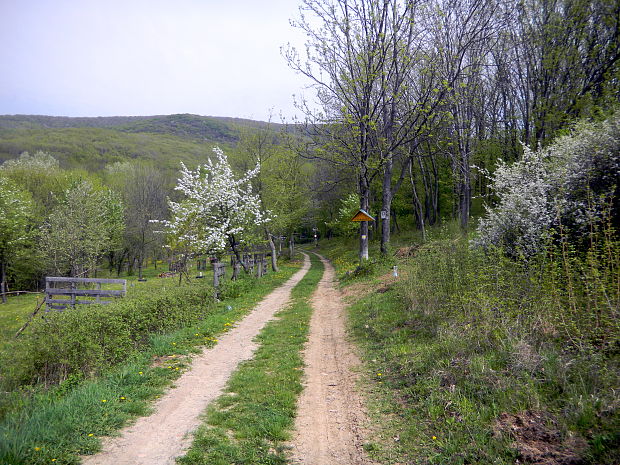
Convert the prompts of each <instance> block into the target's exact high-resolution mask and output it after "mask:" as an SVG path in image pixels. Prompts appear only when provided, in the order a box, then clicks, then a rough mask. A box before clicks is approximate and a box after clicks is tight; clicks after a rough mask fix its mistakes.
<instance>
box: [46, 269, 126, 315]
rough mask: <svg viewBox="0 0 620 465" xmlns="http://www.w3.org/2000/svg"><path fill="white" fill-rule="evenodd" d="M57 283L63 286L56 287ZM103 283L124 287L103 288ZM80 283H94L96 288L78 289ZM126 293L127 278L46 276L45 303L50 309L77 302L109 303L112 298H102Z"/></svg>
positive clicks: (65, 306) (63, 307)
mask: <svg viewBox="0 0 620 465" xmlns="http://www.w3.org/2000/svg"><path fill="white" fill-rule="evenodd" d="M56 284H59V285H61V286H62V287H56V286H55V285H56ZM102 284H116V285H122V286H123V289H114V290H111V289H101V285H102ZM80 285H82V286H83V287H91V286H92V285H94V286H95V289H78V286H80ZM67 286H68V287H67ZM126 293H127V280H125V279H97V278H57V277H47V278H45V304H46V305H47V308H48V310H49V309H54V310H64V309H65V308H67V307H68V306H70V307H75V305H76V304H80V305H81V304H87V305H88V304H109V303H112V300H101V298H102V297H123V296H124V295H125V294H126ZM54 296H57V297H56V298H55V297H54ZM58 296H60V297H61V298H58Z"/></svg>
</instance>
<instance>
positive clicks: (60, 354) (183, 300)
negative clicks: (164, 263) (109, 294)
mask: <svg viewBox="0 0 620 465" xmlns="http://www.w3.org/2000/svg"><path fill="white" fill-rule="evenodd" d="M213 302H214V296H213V289H212V287H210V286H209V285H207V284H204V283H201V284H193V285H185V286H182V287H178V288H174V287H173V288H169V289H167V290H165V291H163V290H162V291H161V292H158V293H155V294H153V293H151V294H145V295H141V296H140V297H137V298H130V299H124V300H119V301H118V302H115V303H112V304H110V305H106V306H103V305H98V306H95V305H89V306H77V307H76V308H75V309H68V310H66V311H64V312H50V313H47V314H46V315H45V316H44V318H39V319H37V320H35V321H33V323H32V324H31V326H30V328H29V331H27V332H25V333H24V334H23V335H22V337H21V338H20V339H18V340H16V341H15V343H14V344H13V346H12V348H11V351H12V357H11V359H10V360H7V361H6V363H5V364H4V366H2V368H0V379H2V381H3V383H4V384H5V385H6V387H7V388H8V389H11V388H14V387H16V386H18V385H20V384H31V383H37V382H39V383H44V384H52V383H59V382H62V381H63V380H65V379H67V378H68V377H70V376H72V377H76V376H77V377H88V376H92V375H94V374H96V373H98V372H99V371H101V370H102V369H104V368H106V367H109V366H112V365H114V364H116V363H118V362H120V361H122V360H125V359H127V358H128V357H129V356H130V355H131V354H132V353H134V352H135V351H136V350H138V349H139V348H140V347H142V346H144V345H145V344H146V343H147V342H148V341H149V337H150V335H152V334H154V333H162V332H165V331H170V330H173V329H177V328H180V327H183V326H187V325H190V324H192V323H195V322H196V321H198V320H200V319H201V318H202V317H203V316H204V315H205V314H206V313H207V312H208V311H209V309H210V308H211V307H212V303H213Z"/></svg>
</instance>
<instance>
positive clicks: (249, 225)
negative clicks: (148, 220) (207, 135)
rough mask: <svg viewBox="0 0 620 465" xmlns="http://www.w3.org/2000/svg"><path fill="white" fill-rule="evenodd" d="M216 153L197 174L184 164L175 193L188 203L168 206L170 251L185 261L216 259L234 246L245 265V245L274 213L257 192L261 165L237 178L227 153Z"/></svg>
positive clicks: (197, 169) (199, 167) (218, 151)
mask: <svg viewBox="0 0 620 465" xmlns="http://www.w3.org/2000/svg"><path fill="white" fill-rule="evenodd" d="M213 152H214V153H215V159H209V160H207V163H205V164H203V165H200V166H198V168H196V169H195V170H190V169H188V168H187V167H186V166H185V165H184V164H183V163H181V172H180V177H179V180H178V183H177V186H176V187H175V190H177V191H179V192H181V193H182V194H183V196H184V198H183V199H182V200H180V201H179V202H174V201H171V200H170V201H169V202H168V204H169V206H170V210H171V219H170V220H169V221H162V223H163V224H164V226H165V228H166V233H167V234H168V238H169V245H170V247H171V248H172V249H173V250H175V251H178V252H180V253H181V254H182V255H183V256H184V257H185V258H187V257H188V256H189V255H191V254H212V255H214V254H217V253H220V252H222V251H223V250H224V249H225V248H226V246H230V248H231V249H232V251H233V252H234V254H235V256H236V257H237V260H238V261H239V262H241V263H242V261H241V257H240V256H239V245H240V244H241V243H244V242H245V243H248V242H251V241H252V240H253V234H254V232H255V231H256V229H257V227H258V226H261V225H263V224H265V223H266V222H268V221H269V220H270V213H269V212H264V211H262V209H261V203H260V198H259V197H258V195H256V194H255V193H254V192H253V191H252V183H251V181H252V179H253V178H254V177H255V176H256V175H257V174H258V173H259V170H260V165H257V166H256V167H255V168H254V169H252V170H249V171H248V172H246V173H245V174H243V175H242V176H241V177H240V178H236V177H235V175H234V174H233V172H232V169H231V167H230V164H229V163H228V158H227V157H226V155H225V154H224V152H222V150H220V149H219V148H217V147H216V148H214V149H213ZM244 267H245V264H244ZM246 271H248V270H247V268H246Z"/></svg>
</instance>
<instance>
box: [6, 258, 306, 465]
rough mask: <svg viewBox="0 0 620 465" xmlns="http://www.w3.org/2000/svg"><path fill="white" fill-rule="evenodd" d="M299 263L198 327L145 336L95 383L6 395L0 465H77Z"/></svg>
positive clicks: (228, 297) (233, 291)
mask: <svg viewBox="0 0 620 465" xmlns="http://www.w3.org/2000/svg"><path fill="white" fill-rule="evenodd" d="M299 265H300V263H299V262H297V263H292V264H290V263H289V264H282V266H281V271H280V272H278V273H269V274H268V275H266V276H265V277H263V278H262V279H260V280H248V282H246V283H241V284H240V285H237V286H230V287H229V288H228V289H227V290H225V291H224V293H223V296H222V297H223V301H222V302H220V303H218V304H216V305H215V306H214V307H213V308H212V309H211V310H210V311H209V312H208V313H207V314H205V316H204V318H203V319H202V320H201V321H199V322H198V323H196V324H194V325H191V326H189V327H186V328H184V329H181V330H178V331H174V332H171V333H168V334H159V335H153V336H151V338H150V340H149V341H148V345H147V346H146V348H145V350H143V351H141V352H139V353H135V354H134V355H133V356H132V357H131V358H129V359H128V360H127V361H126V362H124V363H122V364H121V365H119V366H117V367H114V368H111V369H109V370H107V371H105V372H104V373H102V375H101V376H99V377H98V378H96V379H90V380H86V381H80V380H76V379H72V378H69V379H67V380H66V381H65V382H63V383H62V384H61V385H59V386H57V387H54V388H51V389H48V390H43V389H37V390H35V391H34V392H31V393H30V394H29V395H27V396H25V395H23V394H20V393H14V394H13V396H12V398H11V399H9V401H11V402H12V404H13V405H12V409H11V410H10V411H9V412H8V413H7V414H6V416H5V418H3V420H2V422H1V423H0V439H1V440H0V463H1V464H3V465H4V464H11V465H13V464H15V465H17V464H43V463H52V462H53V463H62V464H77V463H79V455H81V454H90V453H93V452H95V451H97V450H99V448H100V441H99V439H98V437H99V436H107V435H113V434H115V433H116V432H117V431H118V430H119V429H120V428H121V427H122V426H124V425H125V424H126V423H127V422H128V421H130V420H131V419H132V418H135V417H137V416H143V415H145V414H147V413H148V412H149V408H150V405H151V403H152V401H153V400H154V399H156V398H157V397H158V396H159V395H161V394H162V393H163V392H164V391H165V389H166V388H167V387H169V386H170V384H171V383H172V382H173V381H174V380H175V379H176V378H178V376H179V375H180V374H181V373H182V372H183V370H184V369H185V367H186V366H187V361H188V358H187V357H188V356H189V354H191V353H193V352H198V351H200V350H201V349H202V347H204V346H211V345H213V344H215V343H217V335H218V334H220V333H222V332H224V331H227V330H228V329H229V328H230V327H231V326H232V324H233V323H234V322H235V321H237V320H238V319H240V318H242V317H243V316H244V315H246V314H247V313H248V312H249V311H250V310H251V309H252V308H253V307H254V306H255V305H256V303H258V302H259V301H260V300H261V299H262V298H263V297H264V296H265V295H266V294H268V293H269V292H270V291H272V290H273V289H274V288H275V287H277V286H279V285H280V284H282V283H283V282H284V281H285V280H287V279H288V278H289V277H290V276H291V275H292V274H293V273H294V272H295V271H297V270H298V269H299Z"/></svg>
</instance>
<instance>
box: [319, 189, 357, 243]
mask: <svg viewBox="0 0 620 465" xmlns="http://www.w3.org/2000/svg"><path fill="white" fill-rule="evenodd" d="M359 207H360V198H359V195H357V194H349V195H347V196H346V197H345V198H344V199H340V208H339V209H338V216H337V217H336V219H335V220H334V221H332V222H330V223H328V224H327V227H328V228H331V229H332V230H333V231H334V232H335V233H337V234H338V235H341V236H346V237H353V236H355V233H356V232H357V231H358V230H359V224H358V223H354V222H352V221H351V218H353V215H355V213H357V211H358V210H359Z"/></svg>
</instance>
